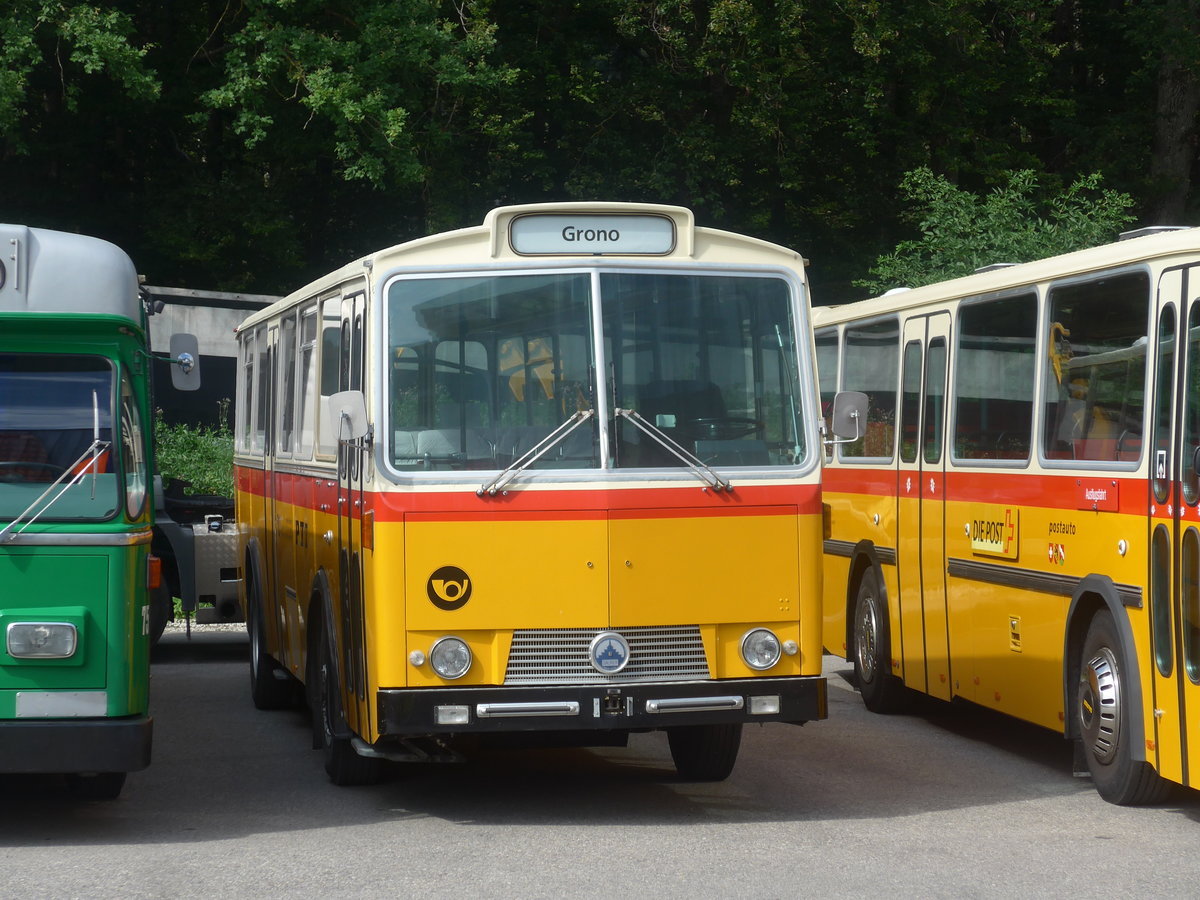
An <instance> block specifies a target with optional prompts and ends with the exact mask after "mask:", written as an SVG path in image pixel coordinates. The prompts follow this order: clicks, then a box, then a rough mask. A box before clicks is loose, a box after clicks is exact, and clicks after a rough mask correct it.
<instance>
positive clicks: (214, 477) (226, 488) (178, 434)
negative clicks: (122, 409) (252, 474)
mask: <svg viewBox="0 0 1200 900" xmlns="http://www.w3.org/2000/svg"><path fill="white" fill-rule="evenodd" d="M154 440H155V444H156V453H157V455H158V471H159V473H160V474H161V475H162V478H163V483H164V484H166V482H167V481H169V480H170V479H172V478H178V479H179V480H181V481H186V482H189V483H190V485H191V486H190V487H189V488H188V489H187V493H189V494H218V495H220V496H222V497H232V496H233V432H232V431H230V430H229V428H228V427H227V426H224V425H222V426H219V427H216V428H210V427H204V426H200V427H193V426H189V425H168V424H167V423H166V422H164V421H163V419H162V416H158V417H156V418H155V420H154Z"/></svg>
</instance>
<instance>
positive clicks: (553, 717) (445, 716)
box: [378, 676, 827, 738]
mask: <svg viewBox="0 0 1200 900" xmlns="http://www.w3.org/2000/svg"><path fill="white" fill-rule="evenodd" d="M764 710H765V711H764ZM378 714H379V732H380V736H381V737H385V738H386V737H408V736H413V735H426V734H447V735H449V734H470V733H487V732H493V733H495V732H513V731H611V730H622V731H624V730H654V729H659V728H668V727H671V726H675V725H712V724H718V723H723V722H792V723H796V724H801V723H803V722H809V721H813V720H817V719H824V718H825V717H826V715H827V697H826V684H825V679H824V678H823V677H821V676H811V677H802V678H801V677H795V678H734V679H726V680H721V681H678V682H652V683H645V684H626V683H622V684H611V685H610V684H600V685H553V686H539V687H460V688H416V689H385V690H380V691H379V693H378Z"/></svg>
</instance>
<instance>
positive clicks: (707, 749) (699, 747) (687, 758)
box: [667, 722, 742, 781]
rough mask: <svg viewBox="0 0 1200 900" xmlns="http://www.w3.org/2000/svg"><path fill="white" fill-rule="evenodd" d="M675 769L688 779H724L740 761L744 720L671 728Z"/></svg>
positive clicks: (669, 741)
mask: <svg viewBox="0 0 1200 900" xmlns="http://www.w3.org/2000/svg"><path fill="white" fill-rule="evenodd" d="M667 743H668V744H669V745H670V747H671V759H672V760H674V762H675V771H677V772H678V773H679V777H680V778H683V779H685V780H687V781H724V780H725V779H726V778H728V777H729V773H730V772H732V771H733V766H734V763H736V762H737V757H738V748H739V747H741V744H742V723H741V722H733V723H727V724H722V725H679V726H676V727H674V728H668V729H667Z"/></svg>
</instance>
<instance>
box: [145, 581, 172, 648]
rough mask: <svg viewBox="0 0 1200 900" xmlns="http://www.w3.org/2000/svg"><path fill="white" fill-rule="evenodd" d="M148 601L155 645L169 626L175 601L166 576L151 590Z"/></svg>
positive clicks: (153, 644) (151, 642)
mask: <svg viewBox="0 0 1200 900" xmlns="http://www.w3.org/2000/svg"><path fill="white" fill-rule="evenodd" d="M147 602H149V604H150V646H151V647H154V646H156V645H157V644H158V642H159V640H160V639H161V638H162V636H163V632H164V631H165V630H166V628H167V620H168V619H170V618H171V612H172V607H173V606H174V603H175V600H174V598H173V597H172V596H171V589H170V588H169V587H167V582H166V579H165V578H164V579H163V580H161V581H160V582H159V583H158V587H156V588H154V589H153V590H152V591H150V596H149V598H148V600H147Z"/></svg>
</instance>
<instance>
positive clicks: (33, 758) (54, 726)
mask: <svg viewBox="0 0 1200 900" xmlns="http://www.w3.org/2000/svg"><path fill="white" fill-rule="evenodd" d="M153 726H154V720H153V719H152V718H151V717H150V716H133V717H130V718H126V719H43V720H37V721H26V722H12V721H9V722H4V723H3V724H0V772H21V773H43V772H63V773H73V772H136V771H138V770H140V769H144V768H146V767H147V766H148V765H150V738H151V732H152V731H153Z"/></svg>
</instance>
